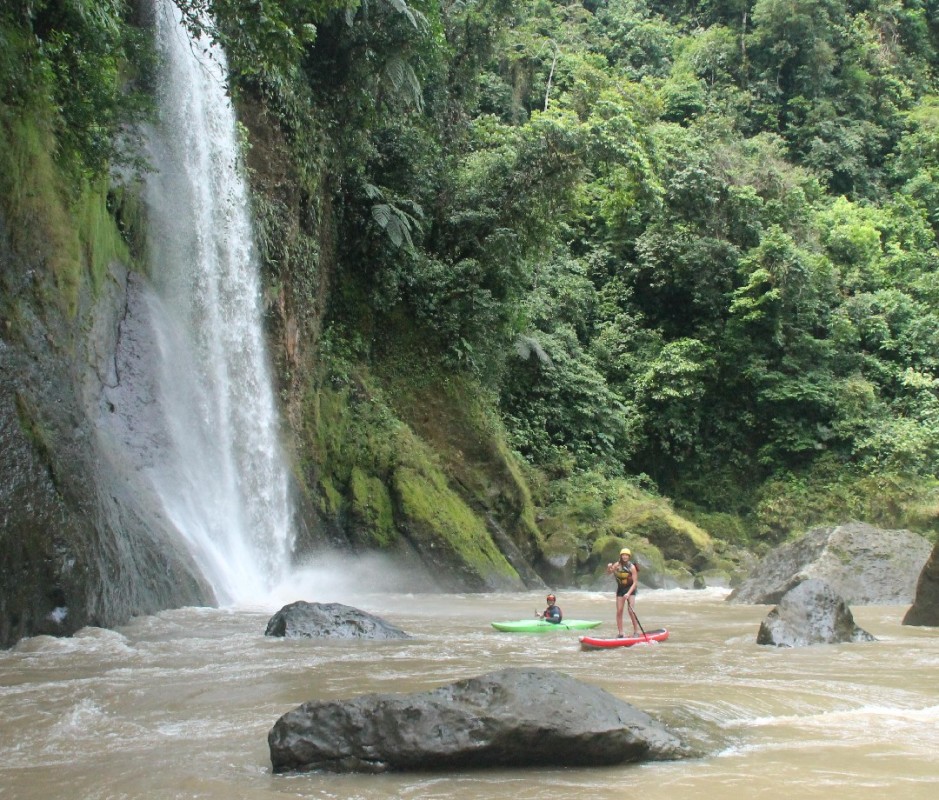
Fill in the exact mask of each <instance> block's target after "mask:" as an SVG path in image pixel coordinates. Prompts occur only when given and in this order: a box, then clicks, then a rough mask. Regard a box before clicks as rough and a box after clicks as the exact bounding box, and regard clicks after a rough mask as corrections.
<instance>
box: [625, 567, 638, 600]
mask: <svg viewBox="0 0 939 800" xmlns="http://www.w3.org/2000/svg"><path fill="white" fill-rule="evenodd" d="M629 574H630V576H631V577H632V580H631V581H630V582H629V590H628V591H627V592H626V596H627V597H630V596H631V595H632V594H633V593H634V592H635V591H636V587H637V586H638V585H639V571H638V570H637V569H636V565H635V564H630V565H629Z"/></svg>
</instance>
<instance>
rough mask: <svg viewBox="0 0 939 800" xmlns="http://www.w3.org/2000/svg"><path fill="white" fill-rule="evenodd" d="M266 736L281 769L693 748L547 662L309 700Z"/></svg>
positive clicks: (648, 756)
mask: <svg viewBox="0 0 939 800" xmlns="http://www.w3.org/2000/svg"><path fill="white" fill-rule="evenodd" d="M268 744H269V746H270V751H271V763H272V764H273V768H274V771H275V772H289V771H302V772H306V771H312V770H325V771H333V772H387V771H396V770H435V771H439V770H445V769H464V768H472V767H526V766H529V767H533V766H595V765H596V766H599V765H610V764H621V763H625V762H635V761H649V760H663V759H673V758H679V757H683V756H687V755H691V753H690V751H689V749H688V748H687V747H685V746H684V745H683V744H682V742H681V741H680V740H679V739H678V738H677V737H675V736H674V735H672V734H671V733H670V732H669V731H668V730H667V729H666V728H665V726H664V725H662V724H661V723H659V722H657V721H655V720H654V719H653V718H652V717H650V716H649V715H648V714H646V713H645V712H643V711H640V710H639V709H636V708H634V707H633V706H631V705H629V704H628V703H626V702H624V701H622V700H620V699H618V698H616V697H614V696H613V695H611V694H609V693H608V692H606V691H604V690H602V689H599V688H597V687H595V686H590V685H587V684H584V683H581V682H580V681H577V680H575V679H573V678H571V677H569V676H566V675H563V674H561V673H558V672H554V671H552V670H544V669H505V670H500V671H497V672H490V673H488V674H485V675H482V676H480V677H476V678H470V679H468V680H463V681H458V682H456V683H453V684H450V685H448V686H442V687H440V688H438V689H434V690H432V691H429V692H419V693H416V694H367V695H362V696H360V697H356V698H354V699H351V700H340V701H314V702H309V703H304V704H303V705H301V706H299V707H298V708H296V709H294V710H293V711H290V712H288V713H286V714H284V716H282V717H281V718H280V719H279V720H278V721H277V723H276V724H275V725H274V727H273V728H272V729H271V731H270V734H269V735H268Z"/></svg>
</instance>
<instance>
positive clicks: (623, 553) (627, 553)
mask: <svg viewBox="0 0 939 800" xmlns="http://www.w3.org/2000/svg"><path fill="white" fill-rule="evenodd" d="M619 554H620V555H621V556H631V555H632V554H633V551H632V550H630V549H629V548H628V547H624V548H623V549H622V550H620V551H619Z"/></svg>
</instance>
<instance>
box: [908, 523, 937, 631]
mask: <svg viewBox="0 0 939 800" xmlns="http://www.w3.org/2000/svg"><path fill="white" fill-rule="evenodd" d="M903 624H904V625H930V626H932V627H939V542H937V543H936V546H935V547H933V549H932V555H930V556H929V560H928V561H926V566H925V567H923V571H922V572H921V573H920V574H919V580H918V581H917V584H916V597H915V599H914V600H913V605H912V606H910V608H909V610H908V611H907V612H906V616H904V617H903Z"/></svg>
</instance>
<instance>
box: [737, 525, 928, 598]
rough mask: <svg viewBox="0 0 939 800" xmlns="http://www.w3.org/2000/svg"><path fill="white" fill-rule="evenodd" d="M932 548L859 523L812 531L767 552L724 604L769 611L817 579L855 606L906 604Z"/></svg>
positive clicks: (903, 533) (900, 532)
mask: <svg viewBox="0 0 939 800" xmlns="http://www.w3.org/2000/svg"><path fill="white" fill-rule="evenodd" d="M930 547H931V545H930V543H929V542H928V541H927V540H926V539H925V538H924V537H922V536H920V535H919V534H916V533H912V532H910V531H905V530H883V529H880V528H875V527H873V526H871V525H866V524H864V523H861V522H851V523H848V524H845V525H837V526H835V527H830V528H815V529H814V530H811V531H809V532H808V533H807V534H805V536H804V537H803V538H801V539H799V540H798V541H795V542H790V543H788V544H785V545H782V546H780V547H777V548H776V549H775V550H773V551H772V552H770V553H769V554H768V555H767V556H766V557H765V558H764V559H763V560H762V561H761V562H760V563H759V564H758V565H757V567H756V569H754V570H753V572H752V573H751V574H750V575H749V576H748V577H747V579H746V580H745V581H743V582H742V583H741V584H740V586H738V587H737V588H736V589H734V590H733V591H732V592H731V593H730V594H729V595H728V597H727V599H728V601H730V602H736V603H757V604H759V603H763V604H766V605H771V604H774V603H778V602H779V600H780V598H782V597H783V595H785V594H786V592H788V591H789V590H790V589H792V588H793V587H795V586H797V585H798V584H800V583H801V582H802V581H805V580H807V579H809V578H819V579H821V580H823V581H825V582H827V583H828V584H830V585H831V587H832V588H833V589H834V590H835V592H837V593H838V594H839V595H841V596H842V597H844V598H845V600H846V601H847V602H848V603H851V604H853V605H875V604H897V605H900V604H903V603H910V602H912V600H913V593H914V591H915V589H916V580H917V578H918V576H919V574H920V571H921V570H922V569H923V565H924V564H925V563H926V560H927V559H928V558H929V551H930Z"/></svg>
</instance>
